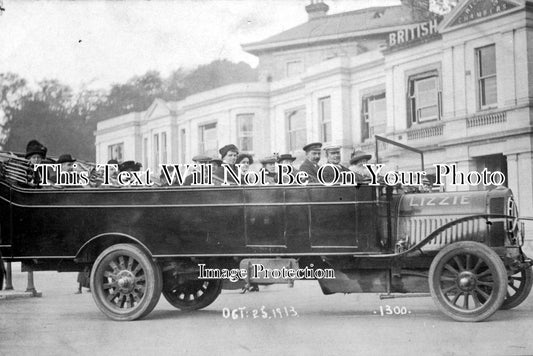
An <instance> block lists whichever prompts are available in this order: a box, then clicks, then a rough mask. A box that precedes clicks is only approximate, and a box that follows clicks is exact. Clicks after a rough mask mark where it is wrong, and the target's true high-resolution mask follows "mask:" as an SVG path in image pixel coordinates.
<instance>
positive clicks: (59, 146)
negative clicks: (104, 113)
mask: <svg viewBox="0 0 533 356" xmlns="http://www.w3.org/2000/svg"><path fill="white" fill-rule="evenodd" d="M2 89H4V87H2ZM16 104H17V105H13V106H10V107H9V110H8V111H7V115H6V118H5V124H4V127H3V133H4V135H5V140H4V142H3V148H4V150H9V151H15V152H24V150H25V148H26V144H27V142H28V141H29V140H31V139H37V140H39V141H40V142H42V143H43V144H44V145H45V146H47V148H48V152H49V153H50V154H52V155H55V156H59V155H60V154H62V153H70V154H72V155H73V156H75V157H79V158H81V159H84V160H94V156H95V152H94V135H93V131H94V129H95V126H96V125H95V124H94V123H93V122H90V121H87V120H86V117H85V115H84V110H83V109H81V108H80V107H78V102H76V101H75V100H74V96H73V92H72V89H71V88H70V87H69V86H66V85H63V84H61V83H59V82H58V81H56V80H45V81H42V82H40V83H39V84H38V89H37V90H35V91H33V92H31V91H30V92H28V93H26V94H24V95H23V96H21V97H19V98H18V99H17V100H16Z"/></svg>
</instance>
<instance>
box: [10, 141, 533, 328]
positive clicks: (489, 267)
mask: <svg viewBox="0 0 533 356" xmlns="http://www.w3.org/2000/svg"><path fill="white" fill-rule="evenodd" d="M389 144H391V143H389ZM31 172H32V167H30V165H29V164H28V163H27V162H25V160H24V159H22V158H18V157H15V156H9V155H4V158H3V163H2V177H1V180H0V227H1V229H0V231H1V234H0V248H1V252H2V257H3V259H4V261H7V262H13V261H20V262H22V265H23V268H24V269H25V270H33V271H41V270H57V271H81V270H84V269H85V268H87V267H90V268H91V289H92V294H93V298H94V300H95V302H96V305H97V306H98V308H99V309H100V310H101V311H102V312H103V313H104V314H105V315H107V316H108V317H109V318H111V319H113V320H134V319H139V318H142V317H145V316H147V315H148V314H149V313H150V312H151V311H152V310H153V308H154V307H155V306H156V304H157V303H158V300H159V298H160V295H161V294H163V296H164V297H165V298H166V299H167V301H168V302H170V304H172V305H173V306H175V307H177V308H179V309H181V310H187V311H189V310H196V309H201V308H204V307H206V306H208V305H210V304H211V303H212V302H213V301H214V300H215V299H216V298H217V297H218V295H219V294H220V292H221V288H222V282H223V280H222V279H223V278H222V277H221V275H218V277H220V278H201V277H202V276H201V275H200V274H199V271H200V267H202V268H209V269H210V270H219V271H231V270H234V271H236V270H242V269H243V268H244V269H246V268H247V266H252V265H259V264H260V265H261V266H263V267H264V268H265V269H269V268H270V269H278V270H279V269H280V268H282V267H283V268H287V269H290V268H293V269H296V268H297V269H298V270H306V269H308V270H309V269H314V270H317V269H320V270H322V271H326V270H329V271H331V270H332V271H334V276H335V277H334V278H322V277H324V274H322V275H317V274H314V275H310V278H316V279H318V282H319V284H320V287H321V288H322V291H323V293H324V294H331V293H420V292H425V293H427V292H429V293H431V295H432V297H433V299H434V301H435V303H436V305H437V306H438V308H439V309H440V310H441V311H442V312H444V313H445V314H446V315H448V316H450V317H451V318H453V319H455V320H458V321H481V320H484V319H486V318H488V317H490V316H491V315H492V314H493V313H494V312H496V311H497V310H498V309H508V308H513V307H516V306H517V305H519V304H520V303H522V302H523V301H524V300H525V299H526V298H527V296H528V294H529V292H530V290H531V286H532V278H531V269H532V267H531V264H532V262H531V260H530V259H528V258H527V257H526V256H525V255H524V253H523V252H522V249H521V245H522V243H523V234H521V233H520V227H521V224H520V223H519V216H518V209H517V207H516V204H515V201H514V199H513V195H512V193H511V191H510V190H509V189H508V188H505V187H498V188H495V189H492V190H484V191H460V192H435V191H430V192H417V191H413V192H410V191H408V190H407V189H403V188H402V187H391V186H387V185H377V186H372V185H368V184H357V185H352V186H342V185H332V186H324V185H321V184H310V185H306V186H301V185H266V186H244V185H243V186H235V185H232V186H198V187H195V186H189V187H179V186H166V187H121V188H118V187H115V188H113V187H110V188H106V189H102V188H83V189H81V188H68V187H67V188H64V189H45V188H40V187H39V186H38V184H37V185H28V184H26V183H28V179H27V178H28V177H31ZM65 222H68V223H65ZM249 272H250V271H249ZM278 277H279V276H278ZM307 277H309V276H307V275H305V276H304V278H307ZM292 278H295V277H294V275H293V276H292ZM257 281H258V280H255V281H254V279H253V278H252V277H250V275H248V276H247V282H248V283H251V282H257ZM261 281H262V282H265V281H266V280H265V279H264V278H263V279H261V280H260V282H261ZM266 282H268V281H266Z"/></svg>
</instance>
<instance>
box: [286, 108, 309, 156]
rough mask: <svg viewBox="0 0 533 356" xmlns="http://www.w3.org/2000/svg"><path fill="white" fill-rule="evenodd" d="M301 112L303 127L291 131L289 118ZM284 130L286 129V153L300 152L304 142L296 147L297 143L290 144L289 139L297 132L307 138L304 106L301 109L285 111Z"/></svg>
mask: <svg viewBox="0 0 533 356" xmlns="http://www.w3.org/2000/svg"><path fill="white" fill-rule="evenodd" d="M300 111H301V112H302V115H303V120H302V121H303V127H302V128H299V129H296V130H291V125H290V118H291V117H293V116H294V115H295V114H297V113H298V112H300ZM285 128H286V132H287V151H288V152H290V153H293V152H295V151H298V150H301V149H302V148H301V147H303V146H304V145H305V142H303V145H301V146H298V145H299V143H298V142H295V143H294V145H293V144H292V140H291V137H292V135H291V134H293V133H296V132H298V131H303V132H304V134H305V136H307V120H306V110H305V106H301V107H297V108H294V109H290V110H286V111H285ZM304 141H307V140H304Z"/></svg>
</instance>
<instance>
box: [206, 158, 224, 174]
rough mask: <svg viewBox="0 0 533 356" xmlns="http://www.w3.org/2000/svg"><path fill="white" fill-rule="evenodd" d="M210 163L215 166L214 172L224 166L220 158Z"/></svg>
mask: <svg viewBox="0 0 533 356" xmlns="http://www.w3.org/2000/svg"><path fill="white" fill-rule="evenodd" d="M209 163H211V166H213V172H216V171H217V169H218V167H220V166H222V160H221V159H220V158H213V159H212V160H211V162H209Z"/></svg>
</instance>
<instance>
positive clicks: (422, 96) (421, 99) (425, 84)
mask: <svg viewBox="0 0 533 356" xmlns="http://www.w3.org/2000/svg"><path fill="white" fill-rule="evenodd" d="M416 87H417V97H416V99H417V104H418V107H419V108H423V107H427V106H433V105H437V78H435V77H432V78H427V79H421V80H419V81H417V82H416Z"/></svg>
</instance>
